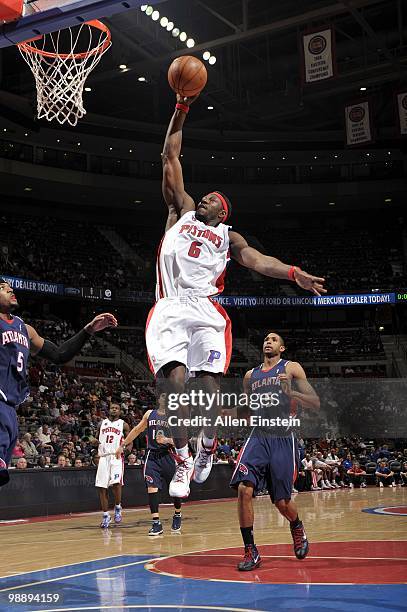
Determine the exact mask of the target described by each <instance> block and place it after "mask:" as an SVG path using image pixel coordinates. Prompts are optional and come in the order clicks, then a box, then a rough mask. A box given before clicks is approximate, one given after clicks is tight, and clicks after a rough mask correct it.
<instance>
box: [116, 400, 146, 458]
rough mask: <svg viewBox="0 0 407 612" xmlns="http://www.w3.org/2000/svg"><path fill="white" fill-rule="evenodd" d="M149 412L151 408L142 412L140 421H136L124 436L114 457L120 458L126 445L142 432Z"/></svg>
mask: <svg viewBox="0 0 407 612" xmlns="http://www.w3.org/2000/svg"><path fill="white" fill-rule="evenodd" d="M151 412H152V410H147V412H145V413H144V415H143V418H142V419H141V421H140V423H137V425H136V426H135V427H133V429H132V430H131V431H130V432H129V433H128V434H127V436H126V437H125V439H124V440H123V442H122V443H121V445H120V446H119V448H118V449H117V451H116V457H117V458H118V459H120V457H121V456H122V454H123V451H124V449H125V448H126V446H128V445H129V444H130V443H132V442H133V440H135V439H136V438H137V436H139V435H140V434H141V433H143V431H145V430H146V429H147V427H148V417H149V416H150V414H151ZM126 425H127V423H126ZM127 426H128V425H127Z"/></svg>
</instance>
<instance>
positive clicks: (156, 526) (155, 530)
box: [148, 521, 163, 536]
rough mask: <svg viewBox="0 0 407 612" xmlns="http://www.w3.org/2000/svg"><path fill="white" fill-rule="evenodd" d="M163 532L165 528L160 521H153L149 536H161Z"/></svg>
mask: <svg viewBox="0 0 407 612" xmlns="http://www.w3.org/2000/svg"><path fill="white" fill-rule="evenodd" d="M162 532H163V526H162V524H161V523H160V521H153V524H152V525H151V528H150V529H149V531H148V535H149V536H159V535H161V534H162Z"/></svg>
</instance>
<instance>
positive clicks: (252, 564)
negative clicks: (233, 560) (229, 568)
mask: <svg viewBox="0 0 407 612" xmlns="http://www.w3.org/2000/svg"><path fill="white" fill-rule="evenodd" d="M260 563H261V557H260V555H259V551H258V550H257V548H256V545H255V544H248V545H247V546H245V547H244V557H243V561H240V563H238V565H237V569H238V570H239V572H249V571H250V570H254V569H256V567H259V565H260Z"/></svg>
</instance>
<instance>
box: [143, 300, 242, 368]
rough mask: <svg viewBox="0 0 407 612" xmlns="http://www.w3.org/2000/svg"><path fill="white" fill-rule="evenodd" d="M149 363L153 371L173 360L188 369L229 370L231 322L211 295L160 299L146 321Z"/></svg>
mask: <svg viewBox="0 0 407 612" xmlns="http://www.w3.org/2000/svg"><path fill="white" fill-rule="evenodd" d="M146 345H147V354H148V362H149V365H150V369H151V370H152V372H153V373H154V374H157V372H158V371H159V370H160V369H161V368H162V367H163V366H165V365H166V364H167V363H170V362H171V361H178V362H180V363H182V364H184V365H185V366H186V368H187V370H188V372H199V371H201V370H204V371H206V372H214V373H219V372H223V373H226V370H227V369H228V367H229V363H230V358H231V354H232V324H231V321H230V319H229V317H228V315H227V313H226V311H225V309H224V308H223V307H222V306H221V305H220V304H218V303H217V302H215V301H214V300H211V299H210V298H208V297H196V296H188V297H184V296H182V297H171V298H167V297H165V298H161V299H160V300H158V302H157V303H156V304H155V305H154V306H153V308H152V309H151V310H150V312H149V315H148V318H147V323H146Z"/></svg>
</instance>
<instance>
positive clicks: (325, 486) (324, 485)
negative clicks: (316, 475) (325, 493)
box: [321, 480, 331, 489]
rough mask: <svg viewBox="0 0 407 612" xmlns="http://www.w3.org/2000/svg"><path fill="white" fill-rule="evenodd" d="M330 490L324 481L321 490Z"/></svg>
mask: <svg viewBox="0 0 407 612" xmlns="http://www.w3.org/2000/svg"><path fill="white" fill-rule="evenodd" d="M330 488H331V487H328V486H327V484H326V482H325V481H324V480H323V481H322V482H321V489H330Z"/></svg>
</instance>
